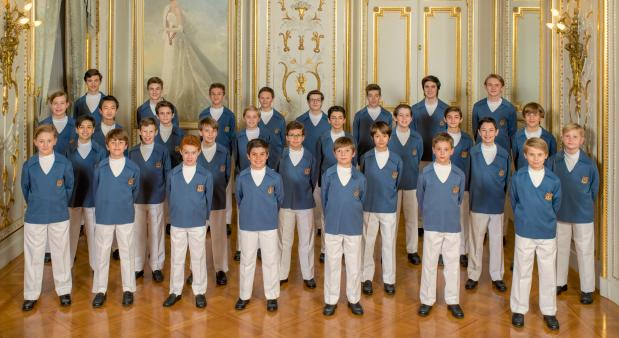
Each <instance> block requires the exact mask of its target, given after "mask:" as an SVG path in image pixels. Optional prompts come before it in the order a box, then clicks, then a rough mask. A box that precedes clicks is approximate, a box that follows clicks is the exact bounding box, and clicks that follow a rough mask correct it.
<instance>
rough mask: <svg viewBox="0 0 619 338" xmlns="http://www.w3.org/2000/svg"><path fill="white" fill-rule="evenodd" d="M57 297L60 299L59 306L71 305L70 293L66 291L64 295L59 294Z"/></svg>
mask: <svg viewBox="0 0 619 338" xmlns="http://www.w3.org/2000/svg"><path fill="white" fill-rule="evenodd" d="M58 299H60V306H69V305H71V295H70V294H68V293H67V294H66V295H61V296H60V297H58Z"/></svg>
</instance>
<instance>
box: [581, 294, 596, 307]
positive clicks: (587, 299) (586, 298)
mask: <svg viewBox="0 0 619 338" xmlns="http://www.w3.org/2000/svg"><path fill="white" fill-rule="evenodd" d="M580 304H585V305H589V304H593V292H581V293H580Z"/></svg>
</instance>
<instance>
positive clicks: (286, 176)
mask: <svg viewBox="0 0 619 338" xmlns="http://www.w3.org/2000/svg"><path fill="white" fill-rule="evenodd" d="M277 172H278V173H279V174H280V175H281V176H282V183H283V184H284V201H283V203H282V208H286V209H292V210H305V209H312V208H314V207H315V206H316V203H315V202H314V197H313V195H312V193H313V192H314V188H315V187H316V184H317V183H318V175H319V174H318V166H317V163H316V161H315V159H314V155H312V153H311V152H309V151H308V150H307V149H305V147H304V148H303V157H302V158H301V161H299V163H297V165H296V166H295V165H293V164H292V160H291V159H290V149H288V148H286V149H284V155H283V156H282V159H281V161H279V166H278V167H277Z"/></svg>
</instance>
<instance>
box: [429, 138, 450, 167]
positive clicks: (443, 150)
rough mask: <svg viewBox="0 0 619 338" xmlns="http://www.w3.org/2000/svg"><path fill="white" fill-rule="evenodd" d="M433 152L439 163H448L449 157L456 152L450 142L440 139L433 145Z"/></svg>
mask: <svg viewBox="0 0 619 338" xmlns="http://www.w3.org/2000/svg"><path fill="white" fill-rule="evenodd" d="M432 152H433V153H434V158H435V159H436V162H438V163H439V164H448V163H449V158H450V157H451V155H453V153H454V149H453V147H452V146H451V144H450V143H449V142H447V141H440V142H437V143H436V144H435V145H434V146H433V147H432Z"/></svg>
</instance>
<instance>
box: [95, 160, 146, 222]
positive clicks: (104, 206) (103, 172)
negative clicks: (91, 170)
mask: <svg viewBox="0 0 619 338" xmlns="http://www.w3.org/2000/svg"><path fill="white" fill-rule="evenodd" d="M93 184H94V193H95V209H96V212H95V217H96V219H97V224H106V225H118V224H127V223H133V222H134V221H135V209H134V207H133V204H134V203H135V201H136V199H137V197H138V187H139V186H140V167H138V165H137V164H135V163H133V162H132V161H131V160H130V159H129V158H127V157H125V167H124V168H123V170H122V171H121V172H120V175H118V177H114V174H113V173H112V168H110V158H109V157H108V158H106V159H104V160H103V161H101V162H99V165H98V166H97V168H95V175H94V180H93Z"/></svg>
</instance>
